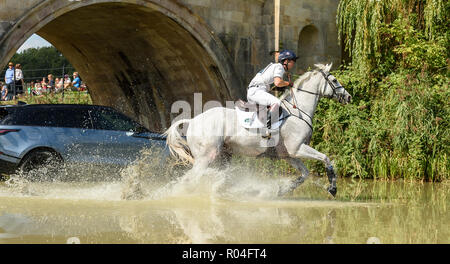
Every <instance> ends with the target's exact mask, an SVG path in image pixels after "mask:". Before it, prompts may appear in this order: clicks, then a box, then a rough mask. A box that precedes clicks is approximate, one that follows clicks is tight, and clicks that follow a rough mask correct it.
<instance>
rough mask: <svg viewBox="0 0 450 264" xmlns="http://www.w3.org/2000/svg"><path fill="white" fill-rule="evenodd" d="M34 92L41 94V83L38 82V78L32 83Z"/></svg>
mask: <svg viewBox="0 0 450 264" xmlns="http://www.w3.org/2000/svg"><path fill="white" fill-rule="evenodd" d="M34 93H35V94H36V95H41V94H42V86H41V83H40V82H39V80H36V83H35V84H34Z"/></svg>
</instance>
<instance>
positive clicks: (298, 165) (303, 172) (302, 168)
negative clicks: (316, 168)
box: [278, 158, 309, 196]
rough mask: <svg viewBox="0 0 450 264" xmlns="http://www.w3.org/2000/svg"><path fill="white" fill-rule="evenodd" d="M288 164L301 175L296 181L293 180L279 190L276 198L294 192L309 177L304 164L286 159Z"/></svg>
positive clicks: (293, 159) (297, 160) (296, 160)
mask: <svg viewBox="0 0 450 264" xmlns="http://www.w3.org/2000/svg"><path fill="white" fill-rule="evenodd" d="M286 160H287V162H289V164H291V165H292V166H293V167H294V168H296V169H297V170H299V171H300V173H301V175H300V177H298V178H297V179H295V180H293V181H292V183H291V184H290V185H289V186H288V187H287V188H283V189H280V190H279V191H278V196H283V195H285V194H287V193H291V192H292V191H294V190H295V189H296V188H297V187H298V186H300V185H301V184H302V183H303V182H305V180H306V179H307V178H308V176H309V171H308V169H307V168H306V166H305V164H303V162H302V161H301V160H299V159H296V158H288V159H286Z"/></svg>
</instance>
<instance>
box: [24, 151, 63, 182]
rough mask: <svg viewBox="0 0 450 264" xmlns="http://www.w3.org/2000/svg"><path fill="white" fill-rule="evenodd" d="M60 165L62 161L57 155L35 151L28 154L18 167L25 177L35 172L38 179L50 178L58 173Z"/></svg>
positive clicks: (50, 152) (51, 152)
mask: <svg viewBox="0 0 450 264" xmlns="http://www.w3.org/2000/svg"><path fill="white" fill-rule="evenodd" d="M61 163H62V159H61V158H60V157H59V155H58V154H57V153H55V152H53V151H50V150H35V151H33V152H30V153H28V154H27V155H26V156H25V158H24V159H23V160H22V162H21V164H20V165H19V172H21V173H23V174H25V175H27V174H30V172H32V171H36V172H38V174H39V175H37V176H39V177H42V176H43V177H45V176H50V177H51V176H53V175H54V174H55V173H57V172H58V171H59V168H60V165H61ZM44 174H45V175H44ZM33 178H35V177H33Z"/></svg>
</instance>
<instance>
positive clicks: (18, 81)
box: [15, 64, 25, 95]
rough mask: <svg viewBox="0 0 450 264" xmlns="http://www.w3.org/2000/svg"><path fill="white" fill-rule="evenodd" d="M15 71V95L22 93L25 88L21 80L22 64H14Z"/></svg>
mask: <svg viewBox="0 0 450 264" xmlns="http://www.w3.org/2000/svg"><path fill="white" fill-rule="evenodd" d="M15 72H16V94H15V95H20V94H23V92H24V88H25V82H24V81H23V72H22V66H21V65H20V64H16V67H15Z"/></svg>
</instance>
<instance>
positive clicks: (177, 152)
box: [163, 119, 194, 164]
mask: <svg viewBox="0 0 450 264" xmlns="http://www.w3.org/2000/svg"><path fill="white" fill-rule="evenodd" d="M191 120H192V119H181V120H178V121H177V122H175V123H173V124H172V125H171V126H170V127H169V129H167V130H166V132H164V134H163V135H165V136H167V140H166V144H167V146H169V150H170V153H172V155H174V156H175V157H178V159H181V160H182V161H183V162H185V163H192V164H193V163H194V157H192V154H191V153H190V151H189V146H188V144H187V141H186V140H185V139H184V138H183V137H182V136H181V135H180V133H179V132H178V130H177V129H178V126H179V125H181V124H183V123H189V122H190V121H191Z"/></svg>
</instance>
